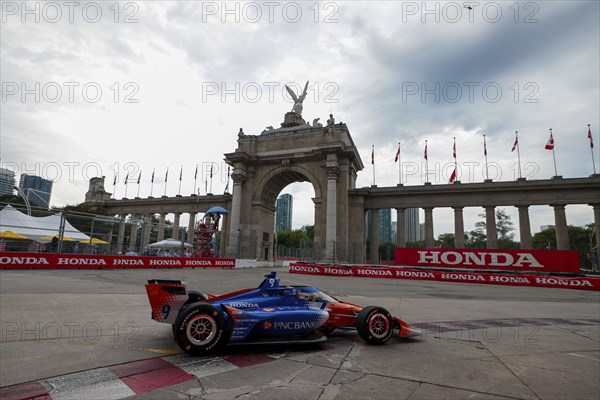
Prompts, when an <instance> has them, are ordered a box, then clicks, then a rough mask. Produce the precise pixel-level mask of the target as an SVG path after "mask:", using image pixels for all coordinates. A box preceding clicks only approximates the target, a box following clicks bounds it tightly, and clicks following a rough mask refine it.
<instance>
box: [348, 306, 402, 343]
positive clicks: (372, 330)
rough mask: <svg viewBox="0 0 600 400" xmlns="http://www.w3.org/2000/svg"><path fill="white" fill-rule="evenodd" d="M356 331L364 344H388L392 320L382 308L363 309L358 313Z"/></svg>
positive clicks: (390, 315)
mask: <svg viewBox="0 0 600 400" xmlns="http://www.w3.org/2000/svg"><path fill="white" fill-rule="evenodd" d="M356 330H357V331H358V334H359V335H360V337H361V338H362V339H363V340H364V341H365V342H367V343H369V344H376V345H381V344H384V343H386V342H388V341H389V340H390V339H391V337H392V334H393V333H394V318H393V317H392V314H390V313H389V311H388V310H386V309H385V308H383V307H376V306H369V307H365V308H363V309H362V310H361V312H360V313H358V319H357V321H356Z"/></svg>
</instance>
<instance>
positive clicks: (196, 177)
mask: <svg viewBox="0 0 600 400" xmlns="http://www.w3.org/2000/svg"><path fill="white" fill-rule="evenodd" d="M197 182H198V164H196V172H195V173H194V191H193V192H192V193H196V183H197Z"/></svg>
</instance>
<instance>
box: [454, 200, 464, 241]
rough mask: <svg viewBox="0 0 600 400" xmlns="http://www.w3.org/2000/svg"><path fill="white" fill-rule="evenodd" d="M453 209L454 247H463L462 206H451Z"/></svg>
mask: <svg viewBox="0 0 600 400" xmlns="http://www.w3.org/2000/svg"><path fill="white" fill-rule="evenodd" d="M452 208H453V209H454V247H455V248H457V249H464V248H465V223H464V220H463V207H452Z"/></svg>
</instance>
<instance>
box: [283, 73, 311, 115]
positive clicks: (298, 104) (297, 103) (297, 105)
mask: <svg viewBox="0 0 600 400" xmlns="http://www.w3.org/2000/svg"><path fill="white" fill-rule="evenodd" d="M285 88H286V89H287V91H288V93H289V94H290V96H291V97H292V100H294V106H293V107H292V112H295V113H296V114H298V115H302V102H303V101H304V99H305V98H306V91H307V90H308V81H306V85H304V91H303V92H302V94H301V95H300V96H296V93H294V91H293V90H292V89H290V87H289V86H288V85H285Z"/></svg>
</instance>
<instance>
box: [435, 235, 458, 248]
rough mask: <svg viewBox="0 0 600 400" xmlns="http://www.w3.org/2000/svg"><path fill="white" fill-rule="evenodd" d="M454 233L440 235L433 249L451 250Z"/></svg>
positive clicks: (453, 244)
mask: <svg viewBox="0 0 600 400" xmlns="http://www.w3.org/2000/svg"><path fill="white" fill-rule="evenodd" d="M455 239H456V238H455V236H454V233H442V234H441V235H439V236H438V238H437V240H436V241H435V247H441V248H444V249H453V248H454V246H455V243H456V240H455Z"/></svg>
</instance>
